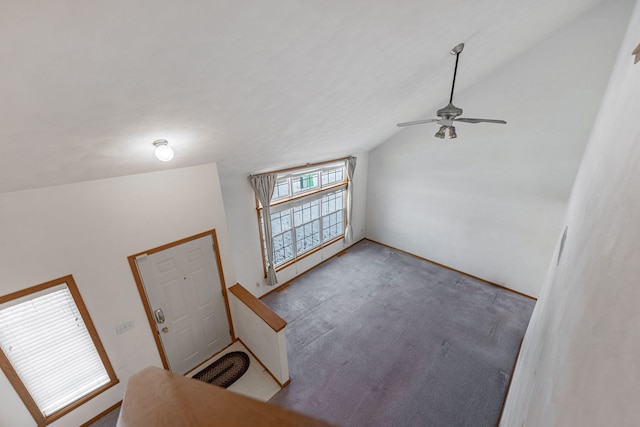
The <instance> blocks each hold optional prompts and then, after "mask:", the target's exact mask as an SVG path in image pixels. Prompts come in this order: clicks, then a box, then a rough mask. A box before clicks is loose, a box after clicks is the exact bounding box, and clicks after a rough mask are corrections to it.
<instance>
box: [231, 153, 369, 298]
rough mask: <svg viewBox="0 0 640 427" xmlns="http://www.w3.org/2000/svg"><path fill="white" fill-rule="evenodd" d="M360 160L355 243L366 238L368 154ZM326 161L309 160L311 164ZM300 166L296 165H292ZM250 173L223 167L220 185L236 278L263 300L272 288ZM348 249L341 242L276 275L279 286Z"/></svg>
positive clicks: (356, 193)
mask: <svg viewBox="0 0 640 427" xmlns="http://www.w3.org/2000/svg"><path fill="white" fill-rule="evenodd" d="M354 156H356V157H357V158H358V161H357V164H356V171H355V175H354V179H353V180H354V186H353V189H354V190H353V191H354V196H353V241H352V243H355V242H357V241H358V240H360V239H362V238H364V237H365V220H366V198H367V176H368V153H356V154H354ZM322 160H323V159H309V163H315V162H316V161H322ZM291 166H297V165H291ZM248 175H249V173H246V172H242V173H239V172H238V171H233V170H225V168H224V165H220V182H221V185H222V193H223V195H224V207H225V211H226V213H227V220H228V226H229V236H230V238H229V241H230V243H231V248H232V252H233V258H234V262H235V271H236V278H237V281H238V283H240V284H242V286H244V287H245V288H246V289H247V290H249V291H250V292H251V293H253V294H254V295H255V296H257V297H260V296H262V295H264V294H266V293H267V292H269V291H271V290H272V289H273V287H270V286H267V285H266V280H265V278H264V270H263V266H262V258H261V257H262V251H261V249H260V235H259V234H258V233H259V231H258V218H257V216H256V203H255V196H254V194H253V190H252V189H251V186H250V185H249V182H248V181H247V176H248ZM345 247H347V245H345V243H344V241H342V240H340V241H339V242H336V243H334V244H332V245H331V246H329V247H326V248H324V249H321V250H319V251H317V252H315V253H314V254H312V255H309V256H307V257H306V258H304V259H302V260H300V261H298V262H297V263H295V264H294V265H292V266H289V267H287V268H284V269H282V270H280V271H279V272H278V273H277V276H278V284H282V283H285V282H287V281H289V280H291V279H293V278H294V277H296V276H298V275H299V274H301V273H304V272H305V271H307V270H308V269H310V268H312V267H314V266H315V265H317V264H319V263H320V262H322V261H324V260H326V259H328V258H330V257H332V256H333V255H335V254H337V253H338V252H340V251H342V250H343V249H344V248H345Z"/></svg>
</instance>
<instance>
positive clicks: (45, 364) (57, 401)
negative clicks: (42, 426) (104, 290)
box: [0, 283, 110, 416]
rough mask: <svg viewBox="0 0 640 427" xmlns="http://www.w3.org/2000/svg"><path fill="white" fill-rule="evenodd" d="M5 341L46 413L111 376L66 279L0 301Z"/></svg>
mask: <svg viewBox="0 0 640 427" xmlns="http://www.w3.org/2000/svg"><path fill="white" fill-rule="evenodd" d="M0 347H1V348H2V351H3V352H4V354H5V355H6V356H7V359H8V360H9V362H10V363H11V365H12V366H13V368H14V370H15V371H16V373H17V374H18V376H19V377H20V379H21V380H22V382H23V383H24V385H25V387H26V388H27V390H28V391H29V394H30V395H31V397H32V398H33V400H34V401H35V402H36V404H37V405H38V407H39V408H40V410H41V412H42V413H43V414H44V415H45V416H49V415H50V414H52V413H54V412H56V411H58V410H60V409H61V408H64V407H65V406H67V405H69V404H71V403H73V402H75V401H76V400H78V399H80V398H82V397H83V396H85V395H87V394H89V393H90V392H92V391H94V390H96V389H97V388H99V387H101V386H103V385H105V384H107V383H109V381H110V378H109V374H108V373H107V371H106V369H105V367H104V365H103V364H102V360H101V358H100V355H99V354H98V351H97V350H96V348H95V345H94V344H93V340H92V339H91V336H90V334H89V331H88V330H87V327H86V326H85V323H84V320H83V319H82V316H81V314H80V312H79V310H78V307H77V305H76V303H75V301H74V299H73V296H72V294H71V292H70V291H69V288H68V286H67V284H66V283H62V284H59V285H56V286H53V287H50V288H48V289H45V290H42V291H40V292H37V293H33V294H29V295H26V296H24V297H21V298H19V299H15V300H12V301H8V302H6V303H3V304H1V305H0Z"/></svg>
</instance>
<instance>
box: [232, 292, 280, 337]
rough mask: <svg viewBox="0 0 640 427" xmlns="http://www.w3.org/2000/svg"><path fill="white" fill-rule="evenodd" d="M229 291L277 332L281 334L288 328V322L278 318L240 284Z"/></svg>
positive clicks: (276, 314)
mask: <svg viewBox="0 0 640 427" xmlns="http://www.w3.org/2000/svg"><path fill="white" fill-rule="evenodd" d="M229 291H230V292H231V293H232V294H233V295H235V296H236V297H237V298H238V299H239V300H240V301H241V302H242V303H243V304H244V305H246V306H247V307H249V309H250V310H251V311H253V312H254V313H255V314H257V315H258V317H260V318H261V319H262V320H264V322H265V323H266V324H267V325H269V326H270V327H271V329H273V330H274V331H276V332H280V331H281V330H283V329H284V328H285V326H287V322H286V320H284V319H283V318H282V317H280V316H278V313H276V312H275V311H273V310H271V309H270V308H269V306H267V305H266V304H265V303H263V302H262V301H260V300H259V299H258V298H256V297H255V296H254V295H253V294H252V293H251V292H249V291H248V290H247V289H245V287H244V286H242V285H241V284H240V283H236V284H235V285H233V286H232V287H230V288H229Z"/></svg>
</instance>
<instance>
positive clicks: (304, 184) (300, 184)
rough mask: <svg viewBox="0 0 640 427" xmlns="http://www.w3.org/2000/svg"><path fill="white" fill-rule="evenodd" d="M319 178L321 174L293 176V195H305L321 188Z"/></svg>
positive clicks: (312, 173)
mask: <svg viewBox="0 0 640 427" xmlns="http://www.w3.org/2000/svg"><path fill="white" fill-rule="evenodd" d="M318 178H319V172H311V173H305V174H302V175H293V176H292V177H291V187H292V188H293V194H298V193H303V192H305V191H309V190H313V189H315V188H320V180H319V179H318Z"/></svg>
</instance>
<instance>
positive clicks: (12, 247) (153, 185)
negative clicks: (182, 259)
mask: <svg viewBox="0 0 640 427" xmlns="http://www.w3.org/2000/svg"><path fill="white" fill-rule="evenodd" d="M210 229H216V231H217V237H218V243H219V247H220V257H221V260H222V265H223V271H224V277H225V281H226V284H227V285H233V284H235V283H236V280H235V276H234V271H233V263H232V261H231V251H230V247H229V243H228V242H229V240H228V234H227V226H226V219H225V212H224V209H223V204H222V194H221V190H220V184H219V180H218V172H217V166H216V164H207V165H203V166H196V167H189V168H184V169H174V170H167V171H162V172H154V173H147V174H141V175H132V176H126V177H122V178H113V179H105V180H100V181H91V182H84V183H80V184H72V185H65V186H59V187H48V188H41V189H36V190H29V191H20V192H14V193H4V194H0V236H2V237H1V238H0V242H1V244H0V271H2V280H0V295H5V294H8V293H11V292H15V291H18V290H20V289H24V288H28V287H30V286H34V285H37V284H40V283H43V282H46V281H49V280H52V279H55V278H58V277H61V276H64V275H67V274H73V277H74V278H75V281H76V283H77V285H78V288H79V290H80V293H81V294H82V297H83V299H84V301H85V304H86V306H87V309H88V311H89V313H90V315H91V318H92V319H93V322H94V323H95V326H96V329H97V331H98V334H99V336H100V338H101V340H102V343H103V344H104V347H105V350H106V352H107V354H108V356H109V359H110V360H111V363H112V365H113V367H114V369H115V371H116V374H117V376H118V379H119V380H120V383H119V384H118V385H117V386H115V387H113V388H111V389H109V390H108V391H106V392H105V393H103V394H101V395H100V396H98V397H96V398H95V399H93V400H91V401H89V402H88V403H86V404H85V405H83V406H81V407H80V408H78V409H76V410H74V411H73V412H71V413H70V414H68V415H66V416H64V417H63V418H61V419H60V420H58V421H57V422H55V423H53V424H52V425H53V426H60V427H62V426H72V425H73V426H77V425H80V424H82V423H84V422H86V421H88V420H89V419H91V418H93V417H94V416H96V415H97V414H99V413H100V412H102V411H103V410H105V409H107V408H108V407H110V406H111V405H113V404H115V403H116V402H118V401H120V400H122V397H123V394H124V391H125V388H126V384H127V381H128V379H129V377H130V376H131V375H132V374H134V373H136V372H137V371H139V370H141V369H143V368H145V367H147V366H149V365H155V366H159V367H161V366H162V363H161V360H160V356H159V354H158V350H157V348H156V345H155V342H154V339H153V335H152V332H151V330H150V328H149V324H148V322H147V318H146V315H145V313H144V309H143V306H142V302H141V300H140V296H139V294H138V290H137V288H136V284H135V282H134V279H133V276H132V273H131V270H130V268H129V264H128V262H127V256H129V255H132V254H134V253H138V252H141V251H144V250H146V249H151V248H154V247H157V246H160V245H163V244H165V243H169V242H173V241H176V240H178V239H182V238H184V237H188V236H191V235H194V234H197V233H200V232H203V231H207V230H210ZM129 320H133V322H134V324H135V327H134V329H132V330H130V331H128V332H125V333H124V334H122V335H116V333H115V327H116V326H117V325H119V324H121V323H124V322H126V321H129ZM0 425H1V426H35V422H34V420H33V419H32V417H31V415H30V414H29V412H28V411H27V409H26V407H25V406H24V405H23V404H22V401H21V400H20V399H19V397H18V395H17V393H16V392H15V391H14V389H13V387H12V386H11V384H10V383H9V382H8V380H7V379H6V377H5V376H4V374H2V373H0Z"/></svg>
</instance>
